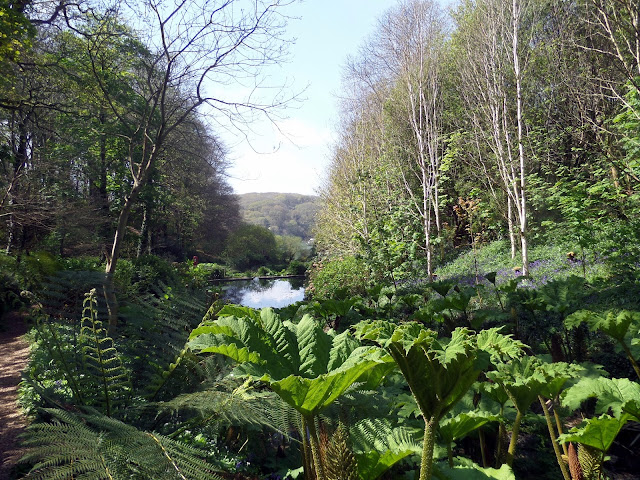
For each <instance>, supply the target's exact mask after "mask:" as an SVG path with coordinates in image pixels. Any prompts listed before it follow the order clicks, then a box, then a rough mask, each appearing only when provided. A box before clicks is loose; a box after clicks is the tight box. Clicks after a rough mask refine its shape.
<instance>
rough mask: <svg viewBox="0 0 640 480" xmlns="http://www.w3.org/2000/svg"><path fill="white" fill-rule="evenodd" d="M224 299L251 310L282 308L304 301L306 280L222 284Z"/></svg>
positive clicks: (293, 279) (243, 281) (272, 280)
mask: <svg viewBox="0 0 640 480" xmlns="http://www.w3.org/2000/svg"><path fill="white" fill-rule="evenodd" d="M220 286H221V287H222V290H223V292H224V293H223V297H224V298H225V299H227V300H229V301H230V302H231V303H235V304H236V305H244V306H245V307H251V308H258V309H259V308H265V307H273V308H282V307H286V306H287V305H291V304H292V303H295V302H299V301H301V300H304V278H281V279H258V278H254V279H253V280H238V281H233V282H225V283H223V284H220Z"/></svg>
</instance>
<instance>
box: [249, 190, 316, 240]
mask: <svg viewBox="0 0 640 480" xmlns="http://www.w3.org/2000/svg"><path fill="white" fill-rule="evenodd" d="M238 199H239V203H240V209H241V214H242V218H243V219H244V221H245V222H247V223H251V224H253V225H261V226H263V227H266V228H268V229H269V230H271V231H272V232H273V233H274V234H276V235H292V236H295V237H300V238H303V239H309V238H311V237H312V233H311V229H312V228H313V225H314V223H315V216H316V212H317V211H318V206H319V198H318V197H315V196H313V195H300V194H298V193H245V194H243V195H239V196H238Z"/></svg>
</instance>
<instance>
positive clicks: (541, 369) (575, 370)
mask: <svg viewBox="0 0 640 480" xmlns="http://www.w3.org/2000/svg"><path fill="white" fill-rule="evenodd" d="M584 372H585V369H584V367H581V366H580V365H576V364H573V363H566V362H555V363H541V364H540V365H539V366H538V368H536V373H537V374H539V375H541V376H542V377H543V378H544V382H543V383H542V385H541V388H540V392H539V394H540V395H542V396H543V397H545V398H552V399H553V398H556V397H557V396H558V395H559V394H560V392H562V390H563V388H564V387H565V385H566V384H567V382H568V381H569V380H571V379H574V378H578V377H579V376H580V375H582V374H583V373H584Z"/></svg>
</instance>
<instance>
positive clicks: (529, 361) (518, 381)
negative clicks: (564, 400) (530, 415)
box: [486, 357, 545, 413]
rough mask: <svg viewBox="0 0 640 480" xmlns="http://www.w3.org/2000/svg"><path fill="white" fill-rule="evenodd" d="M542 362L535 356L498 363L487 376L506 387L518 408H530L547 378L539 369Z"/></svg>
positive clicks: (522, 410) (519, 409) (521, 410)
mask: <svg viewBox="0 0 640 480" xmlns="http://www.w3.org/2000/svg"><path fill="white" fill-rule="evenodd" d="M539 365H540V362H539V360H538V359H536V358H535V357H525V358H523V359H515V360H513V361H511V362H510V363H506V364H505V363H502V364H499V365H497V368H496V370H495V371H491V372H487V374H486V375H487V378H488V379H489V380H491V381H493V382H495V383H497V384H499V385H501V386H502V388H504V390H505V391H506V392H507V395H508V396H509V399H510V400H511V401H512V402H513V404H514V405H515V407H516V409H518V411H520V412H521V413H524V412H526V411H527V410H528V408H529V406H530V405H531V404H532V403H533V402H534V401H536V399H537V398H538V394H539V393H540V392H541V391H542V389H543V385H544V384H545V378H544V376H543V375H542V374H541V373H540V371H539V370H538V367H539Z"/></svg>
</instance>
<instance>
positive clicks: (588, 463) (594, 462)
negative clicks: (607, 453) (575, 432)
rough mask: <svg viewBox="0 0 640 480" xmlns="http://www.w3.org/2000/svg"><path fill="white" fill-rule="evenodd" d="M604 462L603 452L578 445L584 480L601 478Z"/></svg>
mask: <svg viewBox="0 0 640 480" xmlns="http://www.w3.org/2000/svg"><path fill="white" fill-rule="evenodd" d="M603 460H604V456H603V454H602V452H600V451H598V450H597V449H595V448H591V447H588V446H586V445H582V444H578V462H579V463H580V468H581V469H582V478H583V479H584V480H596V479H598V478H599V477H600V475H601V473H602V462H603Z"/></svg>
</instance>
